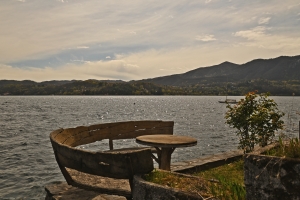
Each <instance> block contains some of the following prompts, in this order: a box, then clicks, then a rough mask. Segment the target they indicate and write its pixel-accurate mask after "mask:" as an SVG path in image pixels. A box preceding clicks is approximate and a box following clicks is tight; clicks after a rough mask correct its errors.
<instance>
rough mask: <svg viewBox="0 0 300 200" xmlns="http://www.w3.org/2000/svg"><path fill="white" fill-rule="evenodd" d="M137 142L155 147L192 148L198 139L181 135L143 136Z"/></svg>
mask: <svg viewBox="0 0 300 200" xmlns="http://www.w3.org/2000/svg"><path fill="white" fill-rule="evenodd" d="M136 142H137V143H139V144H143V145H148V146H154V147H170V148H171V147H176V148H177V147H190V146H195V145H196V144H197V139H196V138H193V137H189V136H180V135H143V136H139V137H137V138H136Z"/></svg>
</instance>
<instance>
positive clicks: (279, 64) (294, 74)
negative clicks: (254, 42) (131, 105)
mask: <svg viewBox="0 0 300 200" xmlns="http://www.w3.org/2000/svg"><path fill="white" fill-rule="evenodd" d="M257 79H264V80H270V81H284V80H300V55H299V56H292V57H289V56H281V57H278V58H273V59H256V60H253V61H250V62H247V63H245V64H241V65H238V64H234V63H230V62H224V63H221V64H219V65H215V66H210V67H201V68H197V69H195V70H192V71H188V72H186V73H183V74H175V75H170V76H162V77H157V78H152V79H143V80H141V81H143V82H151V83H155V84H160V85H172V86H187V85H194V84H203V83H214V82H242V81H251V80H257Z"/></svg>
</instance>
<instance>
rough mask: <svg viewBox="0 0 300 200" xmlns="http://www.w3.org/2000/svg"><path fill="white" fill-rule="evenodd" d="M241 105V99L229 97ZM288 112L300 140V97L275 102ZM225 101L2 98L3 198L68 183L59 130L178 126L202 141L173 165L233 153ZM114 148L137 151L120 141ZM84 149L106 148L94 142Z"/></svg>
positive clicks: (289, 128)
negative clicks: (58, 150) (57, 154)
mask: <svg viewBox="0 0 300 200" xmlns="http://www.w3.org/2000/svg"><path fill="white" fill-rule="evenodd" d="M230 98H235V99H237V100H239V99H240V98H242V97H230ZM271 98H273V99H274V100H275V101H276V102H277V103H278V107H279V109H280V110H281V111H283V112H285V113H286V115H285V116H284V121H285V124H286V127H285V128H286V129H285V132H287V134H288V135H291V136H298V132H299V131H298V123H299V121H300V97H271ZM224 99H225V97H221V96H217V97H208V96H0V161H1V162H0V199H44V198H45V192H44V186H45V185H46V184H49V183H51V182H54V181H63V180H64V178H63V176H62V174H61V172H60V170H59V168H58V166H57V163H56V161H55V158H54V154H53V150H52V147H51V144H50V140H49V134H50V132H51V131H53V130H55V129H58V128H68V127H76V126H88V125H91V124H97V123H106V122H117V121H131V120H170V121H174V122H175V125H174V134H175V135H188V136H192V137H195V138H197V139H198V144H197V146H194V147H189V148H178V149H176V150H175V152H174V153H173V155H172V162H177V161H181V160H187V159H193V158H197V157H200V156H203V155H209V154H216V153H220V152H225V151H229V150H235V149H236V148H237V144H238V138H237V136H236V135H235V133H234V129H231V128H229V127H228V126H227V125H226V124H225V120H224V115H225V112H226V110H227V109H226V104H220V103H218V100H224ZM114 144H116V148H118V146H119V147H126V146H133V145H136V146H139V145H138V144H136V143H135V142H134V140H130V141H125V140H121V141H118V142H117V143H114ZM82 148H91V149H99V150H103V149H108V145H107V144H106V145H103V143H101V142H99V143H95V144H93V145H86V146H83V147H82Z"/></svg>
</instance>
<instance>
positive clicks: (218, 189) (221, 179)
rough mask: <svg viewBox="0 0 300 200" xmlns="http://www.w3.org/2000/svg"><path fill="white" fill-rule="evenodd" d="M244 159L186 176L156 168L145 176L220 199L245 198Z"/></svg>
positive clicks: (204, 196) (149, 179)
mask: <svg viewBox="0 0 300 200" xmlns="http://www.w3.org/2000/svg"><path fill="white" fill-rule="evenodd" d="M243 171H244V170H243V160H239V161H236V162H233V163H231V164H227V165H223V166H220V167H217V168H213V169H209V170H206V171H202V172H198V173H195V174H193V177H184V176H180V175H176V174H173V173H170V172H165V171H158V170H154V171H153V172H151V173H150V174H148V175H146V176H145V179H146V180H147V181H150V182H153V183H156V184H160V185H163V186H168V187H172V188H176V189H180V190H182V191H185V192H189V193H194V194H196V195H199V196H201V197H203V198H204V199H205V198H210V197H217V198H218V199H224V200H225V199H226V200H227V199H228V200H230V199H233V200H240V199H245V195H246V191H245V187H244V172H243Z"/></svg>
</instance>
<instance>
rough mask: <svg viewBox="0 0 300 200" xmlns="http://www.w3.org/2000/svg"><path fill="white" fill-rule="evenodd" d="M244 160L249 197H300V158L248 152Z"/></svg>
mask: <svg viewBox="0 0 300 200" xmlns="http://www.w3.org/2000/svg"><path fill="white" fill-rule="evenodd" d="M244 160H245V164H244V173H245V186H246V193H247V194H246V197H247V199H251V200H252V199H253V200H255V199H257V200H262V199H272V200H275V199H280V200H283V199H288V200H292V199H300V159H288V158H280V157H272V156H264V155H253V154H248V155H246V156H245V158H244Z"/></svg>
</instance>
